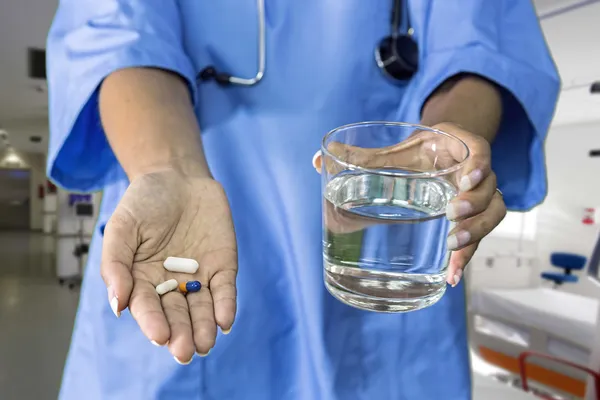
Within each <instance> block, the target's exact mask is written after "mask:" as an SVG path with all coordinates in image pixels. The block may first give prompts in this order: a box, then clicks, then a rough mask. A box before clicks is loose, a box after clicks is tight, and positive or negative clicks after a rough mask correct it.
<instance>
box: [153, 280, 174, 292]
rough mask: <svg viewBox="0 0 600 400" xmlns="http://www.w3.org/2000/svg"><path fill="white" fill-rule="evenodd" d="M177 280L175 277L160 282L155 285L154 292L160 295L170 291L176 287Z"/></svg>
mask: <svg viewBox="0 0 600 400" xmlns="http://www.w3.org/2000/svg"><path fill="white" fill-rule="evenodd" d="M177 285H178V283H177V280H175V279H169V280H168V281H165V282H163V283H161V284H159V285H158V286H156V293H158V294H159V295H160V296H162V295H163V294H165V293H169V292H172V291H173V290H175V289H177Z"/></svg>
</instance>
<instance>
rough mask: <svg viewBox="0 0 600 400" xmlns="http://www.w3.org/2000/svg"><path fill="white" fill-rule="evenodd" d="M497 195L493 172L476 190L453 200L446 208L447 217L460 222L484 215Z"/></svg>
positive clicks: (464, 193) (461, 194) (463, 193)
mask: <svg viewBox="0 0 600 400" xmlns="http://www.w3.org/2000/svg"><path fill="white" fill-rule="evenodd" d="M495 193H496V174H494V173H493V172H492V173H491V174H490V175H488V176H487V178H485V179H484V180H483V182H481V183H480V184H479V185H478V186H477V187H476V188H474V189H473V190H470V191H468V192H462V193H460V194H459V195H458V196H456V197H455V198H453V199H452V201H450V203H448V206H447V207H446V217H447V218H448V219H449V220H450V221H459V220H463V219H466V218H470V217H473V216H475V215H477V214H479V213H482V212H483V211H484V210H486V209H487V208H488V206H489V205H490V203H491V201H492V198H493V197H494V194H495Z"/></svg>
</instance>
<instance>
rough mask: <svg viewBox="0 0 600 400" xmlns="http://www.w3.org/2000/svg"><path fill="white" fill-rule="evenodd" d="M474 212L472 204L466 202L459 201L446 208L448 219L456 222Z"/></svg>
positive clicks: (449, 204)
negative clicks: (457, 219)
mask: <svg viewBox="0 0 600 400" xmlns="http://www.w3.org/2000/svg"><path fill="white" fill-rule="evenodd" d="M472 210H473V207H472V206H471V203H469V202H468V201H466V200H457V201H453V202H450V203H448V205H447V206H446V218H448V219H449V220H454V219H456V218H460V217H463V216H465V215H467V214H469V213H470V212H471V211H472Z"/></svg>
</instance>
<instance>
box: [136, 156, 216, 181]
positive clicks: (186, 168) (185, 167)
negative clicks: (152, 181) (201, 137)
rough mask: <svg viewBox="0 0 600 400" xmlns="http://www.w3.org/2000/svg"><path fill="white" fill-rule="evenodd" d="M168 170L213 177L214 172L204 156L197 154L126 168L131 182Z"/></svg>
mask: <svg viewBox="0 0 600 400" xmlns="http://www.w3.org/2000/svg"><path fill="white" fill-rule="evenodd" d="M167 171H172V172H175V173H177V174H178V175H180V176H182V177H188V178H211V179H212V174H211V172H210V169H209V168H208V165H207V164H206V161H205V160H204V158H203V157H199V156H195V155H182V156H173V157H168V158H165V159H164V160H153V161H147V162H143V163H138V165H135V166H132V167H130V168H128V169H126V171H125V172H126V174H127V176H128V178H129V181H130V182H131V181H133V180H134V179H136V178H138V177H139V176H142V175H148V174H153V173H158V172H167Z"/></svg>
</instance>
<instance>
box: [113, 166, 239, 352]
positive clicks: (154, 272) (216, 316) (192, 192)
mask: <svg viewBox="0 0 600 400" xmlns="http://www.w3.org/2000/svg"><path fill="white" fill-rule="evenodd" d="M101 273H102V276H103V278H104V281H105V283H106V286H107V288H108V305H110V307H111V308H112V310H113V312H114V313H115V315H117V316H119V315H120V313H121V312H122V311H123V310H125V309H126V308H129V311H130V312H131V316H133V318H134V319H135V320H136V322H137V323H138V325H139V327H140V329H141V330H142V332H143V333H144V335H145V336H146V337H147V338H148V340H149V341H151V342H152V343H154V344H157V345H168V349H169V351H170V352H171V354H172V355H173V356H174V358H175V360H176V361H177V362H178V363H180V364H187V363H189V362H191V360H192V357H193V355H194V353H198V354H201V355H206V354H207V353H208V352H209V351H210V349H211V348H212V347H213V346H214V345H215V340H216V335H217V327H220V329H221V330H222V331H225V332H227V331H229V329H231V326H232V324H233V321H234V318H235V313H236V288H235V279H236V274H237V249H236V243H235V234H234V230H233V223H232V220H231V214H230V210H229V205H228V202H227V199H226V197H225V193H224V191H223V189H222V187H221V186H220V185H219V184H218V183H217V182H216V181H214V180H212V179H209V178H189V177H186V176H183V175H182V174H181V173H179V172H175V171H162V172H156V173H152V174H146V175H142V176H140V177H138V178H136V179H133V180H132V182H131V185H130V186H129V188H128V189H127V191H126V193H125V195H124V197H123V199H122V200H121V202H120V203H119V205H118V206H117V208H116V210H115V212H114V213H113V215H112V217H111V218H110V220H109V221H108V223H107V225H106V228H105V233H104V239H103V249H102V264H101ZM182 284H183V286H182ZM108 305H107V306H108Z"/></svg>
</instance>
